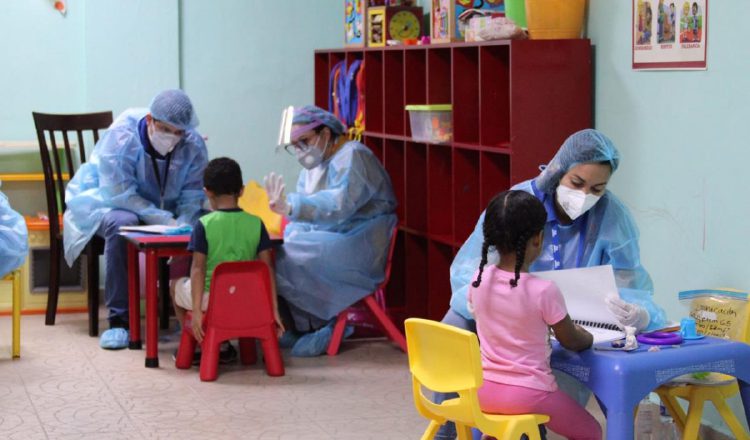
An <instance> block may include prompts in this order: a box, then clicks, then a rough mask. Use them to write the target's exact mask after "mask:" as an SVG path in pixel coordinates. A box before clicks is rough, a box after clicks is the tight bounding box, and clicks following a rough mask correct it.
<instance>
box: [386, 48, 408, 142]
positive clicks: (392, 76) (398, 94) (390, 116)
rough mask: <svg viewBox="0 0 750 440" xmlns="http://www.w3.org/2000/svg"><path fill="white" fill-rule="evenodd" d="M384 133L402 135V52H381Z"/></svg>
mask: <svg viewBox="0 0 750 440" xmlns="http://www.w3.org/2000/svg"><path fill="white" fill-rule="evenodd" d="M383 78H384V81H385V83H384V85H385V88H384V90H385V93H384V104H385V109H384V119H385V127H384V128H385V130H384V131H385V133H387V134H395V135H400V136H403V135H404V111H405V110H404V52H403V51H397V50H387V51H384V52H383Z"/></svg>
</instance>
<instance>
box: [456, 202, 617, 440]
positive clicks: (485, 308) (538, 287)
mask: <svg viewBox="0 0 750 440" xmlns="http://www.w3.org/2000/svg"><path fill="white" fill-rule="evenodd" d="M546 220H547V212H546V210H545V209H544V206H543V205H542V203H541V202H540V201H539V200H538V199H537V198H536V197H534V196H533V195H531V194H529V193H527V192H525V191H505V192H502V193H500V194H498V195H496V196H495V198H493V199H492V201H490V204H489V206H488V207H487V213H486V215H485V218H484V225H483V232H484V244H483V246H482V261H481V263H480V265H479V271H478V272H477V278H476V281H474V283H472V287H470V288H469V294H468V302H469V310H470V311H472V312H473V314H474V317H475V318H476V323H477V334H478V335H479V343H480V350H481V353H482V368H483V370H484V385H483V386H482V388H480V389H479V404H480V407H481V408H482V411H484V412H487V413H493V414H526V413H538V414H546V415H548V416H549V417H550V421H549V423H548V424H547V426H548V427H549V428H550V429H551V430H552V431H554V432H556V433H558V434H560V435H563V436H566V437H568V438H570V439H593V440H600V439H601V438H602V431H601V427H600V426H599V423H598V422H597V421H596V419H594V417H593V416H591V414H589V413H588V412H587V411H586V409H585V408H583V407H582V406H580V405H579V404H578V403H577V402H576V401H575V400H573V399H571V398H570V397H569V396H568V395H567V394H565V393H564V392H563V391H561V390H558V388H557V383H556V382H555V377H554V376H553V375H552V369H551V368H550V360H549V359H550V352H551V347H550V341H549V338H550V334H549V328H550V327H551V328H552V330H553V331H554V333H555V337H556V339H557V340H558V341H560V344H562V346H563V347H565V348H567V349H570V350H575V351H581V350H585V349H587V348H589V347H591V343H592V342H593V337H592V336H591V334H590V333H589V332H587V331H586V330H584V329H583V328H581V327H579V326H577V325H575V324H574V323H573V321H572V320H571V319H570V316H568V312H567V309H566V308H565V300H564V299H563V297H562V294H561V293H560V290H559V289H558V288H557V286H556V285H555V284H554V283H553V282H552V281H548V280H543V279H541V278H536V277H534V276H532V275H530V274H529V273H528V269H529V265H530V264H531V263H532V262H533V261H534V259H536V258H537V257H538V256H539V253H540V251H541V246H542V233H543V229H544V223H545V222H546ZM490 247H495V248H496V249H497V251H498V253H499V254H500V262H499V263H497V264H496V265H490V266H487V267H485V266H486V265H487V254H488V251H489V249H490Z"/></svg>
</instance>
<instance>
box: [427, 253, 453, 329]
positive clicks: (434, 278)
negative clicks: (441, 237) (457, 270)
mask: <svg viewBox="0 0 750 440" xmlns="http://www.w3.org/2000/svg"><path fill="white" fill-rule="evenodd" d="M427 259H428V267H429V269H430V273H429V281H428V282H429V290H428V292H429V298H428V300H427V303H428V306H427V317H428V318H429V319H434V320H436V321H440V320H442V319H443V316H445V312H447V311H448V308H449V306H450V300H451V283H450V267H451V262H452V261H453V248H452V246H447V245H444V244H440V243H436V242H434V241H431V242H430V243H429V247H428V255H427Z"/></svg>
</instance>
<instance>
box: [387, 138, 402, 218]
mask: <svg viewBox="0 0 750 440" xmlns="http://www.w3.org/2000/svg"><path fill="white" fill-rule="evenodd" d="M384 144H385V147H384V149H383V151H384V153H385V160H384V162H383V163H384V165H385V170H386V171H388V174H389V175H390V176H391V184H392V185H393V192H394V194H395V195H396V200H397V201H398V207H397V208H396V214H397V215H398V218H400V219H402V218H404V212H405V211H404V206H405V205H404V200H405V198H404V195H405V191H406V188H405V172H404V143H403V142H402V141H396V140H392V139H386V140H385V141H384Z"/></svg>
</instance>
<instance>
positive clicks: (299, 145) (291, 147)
mask: <svg viewBox="0 0 750 440" xmlns="http://www.w3.org/2000/svg"><path fill="white" fill-rule="evenodd" d="M310 148H313V146H312V145H310V139H309V138H307V139H299V140H298V141H297V142H292V143H291V144H286V145H284V150H286V152H287V153H289V154H291V155H292V156H296V155H297V154H298V153H306V152H307V151H309V150H310Z"/></svg>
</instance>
